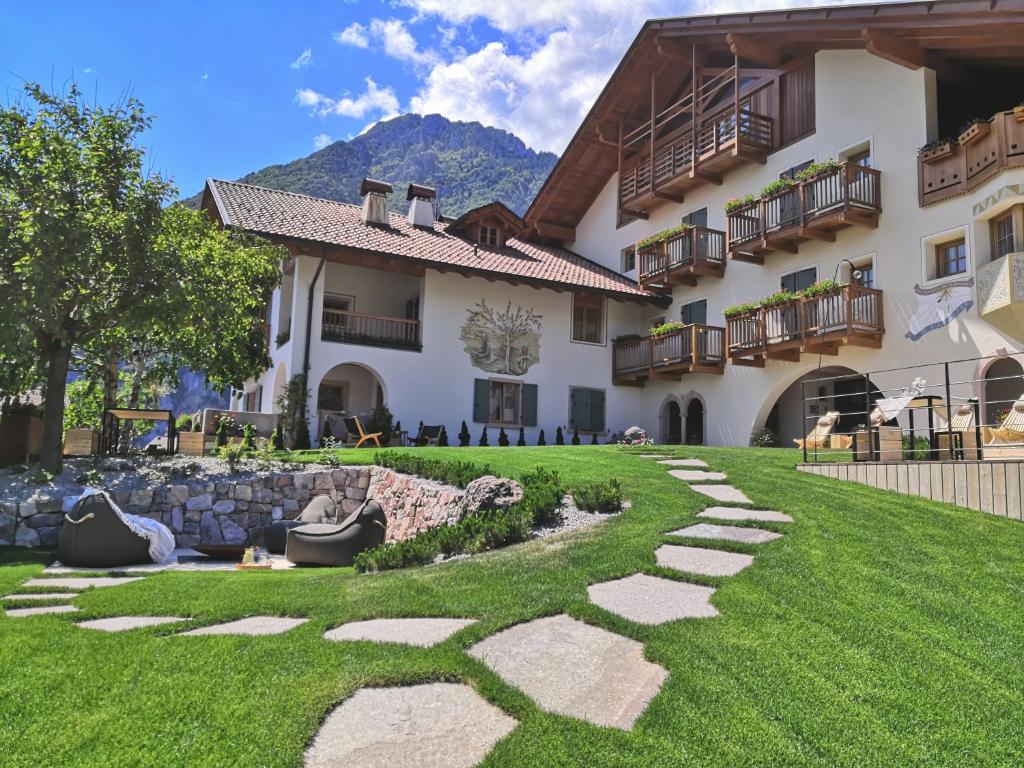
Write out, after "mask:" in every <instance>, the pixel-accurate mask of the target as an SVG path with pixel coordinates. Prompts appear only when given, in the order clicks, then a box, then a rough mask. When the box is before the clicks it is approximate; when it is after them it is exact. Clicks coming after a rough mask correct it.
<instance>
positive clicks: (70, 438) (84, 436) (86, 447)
mask: <svg viewBox="0 0 1024 768" xmlns="http://www.w3.org/2000/svg"><path fill="white" fill-rule="evenodd" d="M99 452H100V435H99V433H98V432H97V431H96V430H95V429H69V430H67V431H66V432H65V433H64V455H65V456H95V455H96V454H97V453H99Z"/></svg>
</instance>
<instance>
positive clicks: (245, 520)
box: [0, 467, 465, 547]
mask: <svg viewBox="0 0 1024 768" xmlns="http://www.w3.org/2000/svg"><path fill="white" fill-rule="evenodd" d="M325 494H326V495H330V496H331V497H332V498H334V499H335V501H337V502H338V503H339V504H340V506H341V509H342V512H343V513H344V514H345V515H346V516H347V515H350V514H352V513H353V512H355V511H356V510H357V509H358V508H359V506H360V505H361V504H362V503H363V501H364V500H365V499H367V498H371V499H374V500H376V501H377V502H378V503H379V504H380V505H381V507H382V508H383V510H384V513H385V515H386V516H387V519H388V530H387V541H389V542H390V541H401V540H404V539H407V538H410V537H412V536H414V535H416V534H417V533H419V532H421V531H423V530H426V529H428V528H433V527H436V526H439V525H448V524H451V523H454V522H457V521H458V520H460V519H461V517H462V515H463V511H464V507H463V499H464V496H465V492H464V491H462V490H460V489H458V488H455V487H452V486H447V485H442V484H441V483H436V482H433V481H430V480H424V479H423V478H419V477H412V476H409V475H401V474H398V473H396V472H393V471H391V470H389V469H384V468H381V467H341V468H338V469H332V470H324V471H317V472H273V473H266V474H258V475H253V476H252V477H248V478H245V479H239V480H230V481H229V480H221V481H217V482H205V483H200V484H187V483H186V484H180V485H165V486H160V487H156V488H151V489H146V490H135V491H118V492H115V493H114V494H113V497H114V500H115V501H116V502H117V503H118V504H119V505H120V506H121V508H122V509H123V510H124V511H125V512H130V513H131V514H135V515H141V516H143V517H149V518H153V519H154V520H159V521H160V522H162V523H163V524H164V525H166V526H168V527H169V528H170V529H171V532H172V533H174V537H175V539H176V540H177V543H178V546H180V547H195V546H199V545H201V544H249V543H259V542H260V541H261V529H262V528H263V526H265V525H268V524H269V523H271V522H272V521H274V520H282V519H283V520H291V519H294V518H295V517H298V515H299V513H300V512H301V511H302V509H303V508H304V507H305V505H306V504H307V503H308V502H309V500H310V499H311V498H313V497H314V496H320V495H325ZM75 498H76V497H75V496H66V497H63V498H62V497H59V496H49V495H47V494H46V493H45V491H36V493H35V494H33V496H32V497H30V498H29V499H27V500H24V501H21V502H17V503H14V502H4V503H0V545H9V544H14V545H15V546H20V547H36V546H47V547H52V546H55V545H56V544H57V538H58V536H59V535H60V527H61V524H62V523H63V521H64V512H67V511H69V510H70V509H71V507H72V505H73V504H74V500H75Z"/></svg>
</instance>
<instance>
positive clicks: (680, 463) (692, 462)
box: [658, 459, 707, 468]
mask: <svg viewBox="0 0 1024 768" xmlns="http://www.w3.org/2000/svg"><path fill="white" fill-rule="evenodd" d="M658 463H659V464H668V465H669V466H670V467H704V468H706V467H707V463H706V462H703V461H701V460H700V459H663V460H662V461H659V462H658Z"/></svg>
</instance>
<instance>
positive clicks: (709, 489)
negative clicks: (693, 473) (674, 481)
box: [690, 485, 754, 504]
mask: <svg viewBox="0 0 1024 768" xmlns="http://www.w3.org/2000/svg"><path fill="white" fill-rule="evenodd" d="M690 489H691V490H694V491H696V492H697V493H703V494H704V495H705V496H710V497H711V498H712V499H714V500H715V501H721V502H726V503H729V504H753V503H754V502H752V501H751V500H750V499H748V498H747V496H746V494H745V493H743V491H741V490H740V489H739V488H733V487H732V486H731V485H691V486H690Z"/></svg>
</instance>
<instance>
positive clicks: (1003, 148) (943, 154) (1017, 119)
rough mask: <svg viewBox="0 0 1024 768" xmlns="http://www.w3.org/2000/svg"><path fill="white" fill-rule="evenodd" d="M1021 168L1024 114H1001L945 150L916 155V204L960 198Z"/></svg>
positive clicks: (970, 131) (1019, 112)
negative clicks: (1004, 173) (1014, 169)
mask: <svg viewBox="0 0 1024 768" xmlns="http://www.w3.org/2000/svg"><path fill="white" fill-rule="evenodd" d="M981 126H984V127H981ZM1020 167H1024V110H1022V111H1018V110H1009V111H1006V112H1000V113H998V114H997V115H995V116H994V117H993V118H992V120H991V121H989V122H988V123H982V124H981V125H980V126H974V127H973V128H972V129H971V130H968V131H965V132H964V133H963V134H962V135H961V137H960V140H959V141H955V140H954V141H952V142H951V143H950V144H949V146H948V147H944V148H940V149H939V150H933V151H931V152H927V153H922V154H919V155H918V158H917V176H918V198H919V202H920V204H921V206H922V207H923V206H926V205H932V204H934V203H938V202H940V201H942V200H947V199H949V198H951V197H956V196H957V195H962V194H964V193H965V192H970V191H971V190H972V189H974V188H976V187H978V186H980V185H981V184H984V183H985V182H986V181H988V180H989V179H991V178H992V177H993V176H995V175H996V174H998V173H999V172H1001V171H1004V170H1006V169H1008V168H1020Z"/></svg>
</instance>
